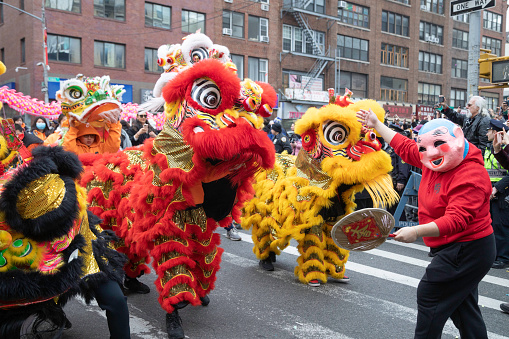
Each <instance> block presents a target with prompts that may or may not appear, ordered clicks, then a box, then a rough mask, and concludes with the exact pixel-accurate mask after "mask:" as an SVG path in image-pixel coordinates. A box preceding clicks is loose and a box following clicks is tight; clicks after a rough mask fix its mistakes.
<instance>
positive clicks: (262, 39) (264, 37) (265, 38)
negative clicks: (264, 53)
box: [260, 36, 269, 43]
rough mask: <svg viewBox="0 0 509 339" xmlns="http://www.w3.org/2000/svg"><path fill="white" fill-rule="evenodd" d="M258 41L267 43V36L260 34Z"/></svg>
mask: <svg viewBox="0 0 509 339" xmlns="http://www.w3.org/2000/svg"><path fill="white" fill-rule="evenodd" d="M260 41H261V42H266V43H269V37H268V36H262V37H260Z"/></svg>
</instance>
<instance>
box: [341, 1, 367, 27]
mask: <svg viewBox="0 0 509 339" xmlns="http://www.w3.org/2000/svg"><path fill="white" fill-rule="evenodd" d="M342 2H346V1H342ZM338 18H339V20H340V21H341V22H342V23H345V24H349V25H353V26H358V27H364V28H369V8H368V7H364V6H359V5H356V4H352V3H350V2H346V7H338Z"/></svg>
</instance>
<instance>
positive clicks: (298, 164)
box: [242, 96, 397, 285]
mask: <svg viewBox="0 0 509 339" xmlns="http://www.w3.org/2000/svg"><path fill="white" fill-rule="evenodd" d="M333 102H335V103H332V104H329V105H327V106H324V107H322V108H320V109H316V108H310V109H309V110H308V111H307V112H306V113H305V114H304V116H303V117H302V118H301V119H300V120H298V121H297V122H296V124H295V133H297V134H300V135H301V137H302V149H301V151H300V152H299V154H298V155H297V156H296V157H294V156H290V155H277V159H276V165H275V167H274V169H272V170H268V171H260V172H259V173H258V174H257V176H256V184H255V191H256V193H255V198H254V199H252V200H250V201H249V202H248V203H247V204H246V205H245V208H244V210H243V218H242V227H243V228H245V229H250V228H252V235H253V241H254V249H253V251H254V253H255V254H256V256H257V257H258V258H259V259H260V260H261V262H260V265H261V266H262V267H263V268H264V269H266V270H273V266H272V262H273V261H275V255H276V254H279V253H280V251H281V250H283V249H284V248H285V247H286V246H288V244H289V241H290V239H291V238H294V239H295V240H297V241H298V243H299V245H298V250H299V253H300V256H299V258H298V259H297V263H298V266H297V267H296V268H295V275H296V276H297V277H298V278H299V280H300V281H301V282H303V283H310V282H312V283H311V285H319V284H320V282H322V283H325V282H327V277H328V276H330V277H332V278H335V279H344V277H345V276H344V274H345V264H346V261H347V259H348V254H349V252H348V251H346V250H343V249H341V248H339V247H337V246H336V245H335V244H334V242H333V240H332V239H331V237H330V232H331V229H332V227H333V226H334V224H335V223H336V222H337V221H339V220H340V219H341V218H342V217H344V216H345V215H347V214H349V213H352V212H353V211H354V209H355V207H356V205H355V202H354V195H355V193H357V192H360V191H362V190H364V189H366V190H367V191H368V192H369V193H370V195H371V197H372V199H373V202H374V204H375V205H379V206H383V205H387V204H392V203H395V202H396V200H397V194H396V192H395V191H394V190H393V188H392V187H393V186H392V180H391V177H390V175H389V174H388V173H389V172H390V171H391V169H392V166H391V159H390V157H389V155H388V154H387V153H385V152H384V151H382V150H381V144H380V142H379V141H378V140H377V139H376V135H375V132H373V131H372V130H368V129H366V128H365V127H363V126H361V124H360V123H359V122H358V121H357V118H356V116H355V113H356V112H357V111H359V110H360V109H371V110H373V111H374V112H375V113H376V114H377V116H378V117H379V119H380V120H382V119H383V116H384V110H383V109H382V107H380V105H378V104H377V103H376V102H375V101H373V100H362V101H359V102H356V103H352V102H351V101H349V100H348V98H347V97H346V96H344V97H339V96H338V97H337V99H336V101H333Z"/></svg>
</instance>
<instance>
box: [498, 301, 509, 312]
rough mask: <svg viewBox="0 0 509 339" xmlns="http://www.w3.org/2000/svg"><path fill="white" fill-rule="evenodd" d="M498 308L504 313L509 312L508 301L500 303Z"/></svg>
mask: <svg viewBox="0 0 509 339" xmlns="http://www.w3.org/2000/svg"><path fill="white" fill-rule="evenodd" d="M500 309H501V310H502V311H503V312H505V313H509V303H503V304H500Z"/></svg>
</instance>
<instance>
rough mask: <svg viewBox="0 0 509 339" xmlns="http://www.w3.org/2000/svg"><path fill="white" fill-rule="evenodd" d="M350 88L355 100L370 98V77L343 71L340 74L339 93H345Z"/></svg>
mask: <svg viewBox="0 0 509 339" xmlns="http://www.w3.org/2000/svg"><path fill="white" fill-rule="evenodd" d="M346 88H348V89H349V90H351V91H352V92H353V94H352V96H353V97H354V98H367V97H368V75H367V74H362V73H353V72H345V71H341V72H340V74H339V93H345V89H346Z"/></svg>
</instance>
